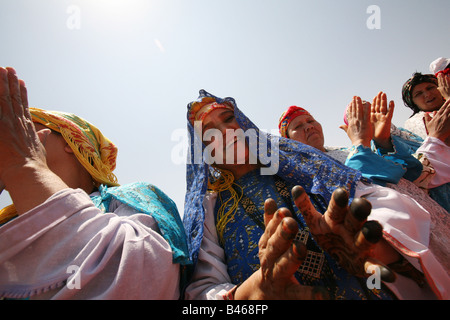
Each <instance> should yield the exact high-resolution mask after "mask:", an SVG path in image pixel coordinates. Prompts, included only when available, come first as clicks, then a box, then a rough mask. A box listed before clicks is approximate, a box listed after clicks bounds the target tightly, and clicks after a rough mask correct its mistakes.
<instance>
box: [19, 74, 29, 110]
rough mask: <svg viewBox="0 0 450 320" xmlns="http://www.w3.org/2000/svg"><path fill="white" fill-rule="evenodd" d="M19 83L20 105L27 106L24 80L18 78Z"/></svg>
mask: <svg viewBox="0 0 450 320" xmlns="http://www.w3.org/2000/svg"><path fill="white" fill-rule="evenodd" d="M19 85H20V98H21V100H22V105H23V106H24V108H28V91H27V87H26V85H25V81H23V80H19Z"/></svg>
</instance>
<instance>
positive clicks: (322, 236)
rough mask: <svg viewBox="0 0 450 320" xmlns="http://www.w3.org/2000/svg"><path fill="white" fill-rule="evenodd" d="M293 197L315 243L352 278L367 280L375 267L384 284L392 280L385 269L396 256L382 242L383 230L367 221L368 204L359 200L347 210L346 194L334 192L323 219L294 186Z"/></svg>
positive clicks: (376, 224) (370, 208)
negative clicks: (377, 268) (369, 271)
mask: <svg viewBox="0 0 450 320" xmlns="http://www.w3.org/2000/svg"><path fill="white" fill-rule="evenodd" d="M292 196H293V198H294V202H295V204H296V206H297V207H298V208H299V210H300V212H301V213H302V215H303V217H304V218H305V221H306V223H307V225H308V227H309V231H310V232H311V234H312V235H313V237H314V239H315V240H316V242H317V243H318V244H319V245H320V246H321V247H322V249H323V250H325V251H327V252H328V253H329V254H330V255H331V256H333V257H334V258H335V259H336V261H337V262H338V263H339V264H340V265H341V266H342V267H343V268H345V269H346V270H347V271H348V272H350V273H351V274H353V275H355V276H359V277H368V276H370V275H371V273H367V272H368V270H370V269H371V266H377V267H379V270H380V275H381V279H382V280H383V281H385V282H393V281H394V280H395V274H394V273H393V272H392V271H391V270H390V269H389V268H388V267H386V265H387V264H388V263H389V262H390V261H391V260H392V259H394V260H395V259H397V258H398V253H397V252H396V251H395V250H394V249H392V248H391V247H390V246H389V245H387V243H386V242H385V241H384V240H383V228H382V226H381V225H380V224H379V223H378V222H377V221H367V217H368V216H369V214H370V212H371V210H372V206H371V204H370V202H369V201H367V200H366V199H362V198H358V199H354V200H353V202H352V203H351V205H350V206H348V199H349V196H348V193H347V191H345V190H344V189H337V190H335V191H334V192H333V195H332V199H331V201H330V203H329V205H328V209H327V211H326V212H325V213H324V214H323V215H322V214H321V213H320V212H318V211H317V210H316V209H315V208H314V206H313V205H312V203H311V201H310V199H309V197H308V195H307V193H306V192H305V190H304V189H303V188H302V187H300V186H295V187H294V188H293V189H292Z"/></svg>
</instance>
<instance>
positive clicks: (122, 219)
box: [0, 189, 180, 299]
mask: <svg viewBox="0 0 450 320" xmlns="http://www.w3.org/2000/svg"><path fill="white" fill-rule="evenodd" d="M113 201H114V200H113ZM115 207H116V208H115V210H114V213H102V212H101V211H100V210H99V209H98V208H96V207H95V206H94V204H93V203H92V201H91V199H90V197H89V196H88V195H87V194H86V193H85V192H84V191H82V190H79V189H77V190H74V189H64V190H61V191H60V192H58V193H56V194H54V195H53V196H51V197H50V198H49V199H48V200H47V201H45V202H44V203H43V204H41V205H39V206H37V207H35V208H34V209H32V210H30V211H28V212H27V213H25V214H23V215H20V216H19V217H17V218H15V219H14V220H12V221H10V222H8V223H7V224H5V225H3V226H2V227H0V298H2V297H3V298H19V299H20V298H30V299H178V298H179V294H180V293H179V265H178V264H173V263H172V251H171V248H170V246H169V244H168V243H167V242H166V241H165V240H164V238H163V237H162V236H161V235H160V233H159V229H158V226H157V224H156V222H155V220H154V219H153V218H152V217H151V216H149V215H146V214H139V213H136V212H135V211H134V210H133V209H132V208H130V207H128V206H126V205H123V204H121V203H119V202H118V201H117V203H116V206H115Z"/></svg>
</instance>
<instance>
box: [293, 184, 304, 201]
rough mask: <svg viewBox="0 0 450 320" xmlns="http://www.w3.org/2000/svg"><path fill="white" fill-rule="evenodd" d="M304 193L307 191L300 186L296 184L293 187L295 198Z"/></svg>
mask: <svg viewBox="0 0 450 320" xmlns="http://www.w3.org/2000/svg"><path fill="white" fill-rule="evenodd" d="M304 193H305V189H303V188H302V187H300V186H295V187H293V188H292V197H293V198H294V199H297V198H298V197H300V196H301V195H302V194H304Z"/></svg>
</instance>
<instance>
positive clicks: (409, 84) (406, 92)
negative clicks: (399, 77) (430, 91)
mask: <svg viewBox="0 0 450 320" xmlns="http://www.w3.org/2000/svg"><path fill="white" fill-rule="evenodd" d="M424 82H429V83H433V84H435V85H438V81H437V78H436V76H435V75H434V74H421V73H420V72H416V73H414V74H413V76H412V77H411V78H410V79H409V80H408V81H406V82H405V84H404V85H403V88H402V98H403V103H404V104H405V106H407V107H408V108H410V109H411V110H412V111H413V112H414V113H413V115H414V114H416V113H418V112H420V109H419V107H418V106H417V105H416V104H415V103H414V102H413V99H412V91H413V89H414V87H415V86H416V85H418V84H421V83H424Z"/></svg>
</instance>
